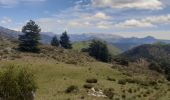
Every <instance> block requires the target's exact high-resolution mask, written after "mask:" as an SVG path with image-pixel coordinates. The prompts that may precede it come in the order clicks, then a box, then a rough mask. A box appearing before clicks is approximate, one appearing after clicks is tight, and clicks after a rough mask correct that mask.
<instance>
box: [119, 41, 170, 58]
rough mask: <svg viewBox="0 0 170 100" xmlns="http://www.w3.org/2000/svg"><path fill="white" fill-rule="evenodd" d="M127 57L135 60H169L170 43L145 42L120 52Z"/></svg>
mask: <svg viewBox="0 0 170 100" xmlns="http://www.w3.org/2000/svg"><path fill="white" fill-rule="evenodd" d="M122 55H123V56H125V57H128V58H129V59H132V60H136V59H140V58H145V59H147V60H157V61H159V60H160V59H167V60H170V56H169V55H170V45H169V44H163V45H161V44H152V45H151V44H145V45H141V46H138V47H136V48H133V49H132V50H129V51H126V52H124V53H123V54H122Z"/></svg>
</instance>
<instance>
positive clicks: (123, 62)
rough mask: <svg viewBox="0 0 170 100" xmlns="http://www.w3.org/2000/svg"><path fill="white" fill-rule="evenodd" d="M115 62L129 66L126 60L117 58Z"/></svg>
mask: <svg viewBox="0 0 170 100" xmlns="http://www.w3.org/2000/svg"><path fill="white" fill-rule="evenodd" d="M114 61H115V62H116V63H117V64H119V65H123V66H129V61H128V60H127V59H125V58H122V57H121V58H115V59H114Z"/></svg>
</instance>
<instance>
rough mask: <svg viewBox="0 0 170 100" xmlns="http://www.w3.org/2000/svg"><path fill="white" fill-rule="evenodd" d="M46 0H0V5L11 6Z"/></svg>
mask: <svg viewBox="0 0 170 100" xmlns="http://www.w3.org/2000/svg"><path fill="white" fill-rule="evenodd" d="M44 1H46V0H0V7H6V8H11V7H14V6H16V5H18V4H20V3H32V2H44Z"/></svg>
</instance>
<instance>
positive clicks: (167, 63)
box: [120, 43, 170, 80]
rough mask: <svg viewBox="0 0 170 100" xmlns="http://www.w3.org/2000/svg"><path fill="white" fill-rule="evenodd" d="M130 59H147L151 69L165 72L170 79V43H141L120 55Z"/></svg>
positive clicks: (133, 60)
mask: <svg viewBox="0 0 170 100" xmlns="http://www.w3.org/2000/svg"><path fill="white" fill-rule="evenodd" d="M120 57H122V58H126V59H128V60H129V61H132V62H136V61H138V60H140V59H145V60H146V61H147V62H148V63H149V65H148V67H149V69H151V70H155V71H157V72H159V73H163V74H165V77H166V78H167V79H168V80H170V44H159V43H158V44H153V45H149V44H147V45H141V46H138V47H136V48H133V49H132V50H129V51H127V52H125V53H123V54H121V55H120Z"/></svg>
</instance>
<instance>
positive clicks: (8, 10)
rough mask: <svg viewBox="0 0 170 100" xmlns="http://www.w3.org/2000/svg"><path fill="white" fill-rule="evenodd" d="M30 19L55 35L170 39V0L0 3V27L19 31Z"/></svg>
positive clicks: (2, 0)
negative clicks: (103, 34)
mask: <svg viewBox="0 0 170 100" xmlns="http://www.w3.org/2000/svg"><path fill="white" fill-rule="evenodd" d="M29 20H34V21H35V22H36V23H37V24H38V25H39V26H40V27H41V29H42V31H43V32H53V33H56V34H61V33H62V32H63V31H65V30H66V31H68V33H70V34H82V33H92V34H93V33H105V34H116V35H120V36H124V37H145V36H154V37H156V38H159V39H170V2H169V1H168V0H0V26H3V27H6V28H10V29H13V30H17V31H20V30H21V29H22V26H24V25H25V24H26V23H27V22H28V21H29Z"/></svg>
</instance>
